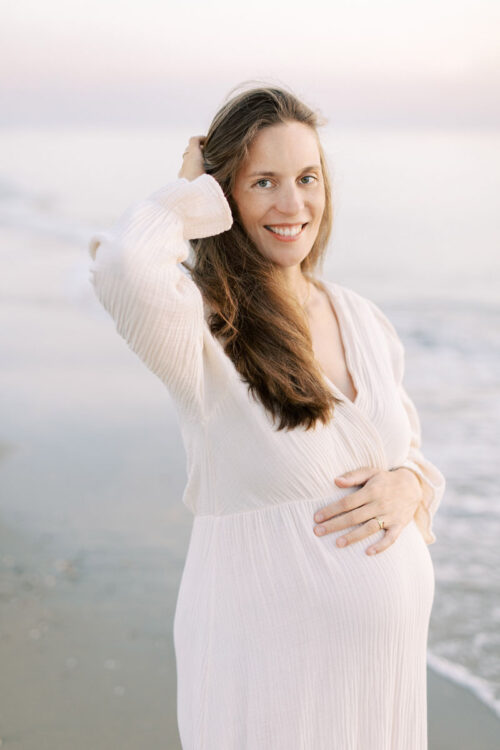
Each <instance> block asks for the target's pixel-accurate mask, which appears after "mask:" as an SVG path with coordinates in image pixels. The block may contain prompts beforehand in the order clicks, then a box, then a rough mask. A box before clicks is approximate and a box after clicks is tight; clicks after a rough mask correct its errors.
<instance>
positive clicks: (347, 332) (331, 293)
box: [320, 279, 362, 408]
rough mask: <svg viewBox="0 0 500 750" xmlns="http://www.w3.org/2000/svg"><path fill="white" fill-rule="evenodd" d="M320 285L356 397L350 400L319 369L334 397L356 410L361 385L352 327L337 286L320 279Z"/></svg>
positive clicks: (360, 393)
mask: <svg viewBox="0 0 500 750" xmlns="http://www.w3.org/2000/svg"><path fill="white" fill-rule="evenodd" d="M320 283H321V286H322V288H323V289H324V291H325V292H326V294H327V296H328V300H329V302H330V306H331V307H332V309H333V312H334V313H335V317H336V319H337V324H338V328H339V334H340V339H341V342H342V347H343V349H344V357H345V363H346V368H347V371H348V374H349V376H350V378H351V381H352V384H353V385H354V388H355V390H356V396H355V397H354V399H350V398H349V396H347V395H346V394H345V393H344V392H343V391H341V390H340V388H338V386H336V385H335V383H333V382H332V381H331V380H330V378H329V377H328V375H327V374H326V373H325V372H324V370H323V368H321V367H320V369H321V372H322V374H323V378H324V379H325V381H326V383H327V384H328V386H329V387H330V389H331V390H332V391H334V393H335V395H336V396H338V397H339V398H341V399H342V401H343V402H344V403H346V404H347V405H348V406H352V407H354V408H358V407H359V402H360V399H361V395H362V383H361V381H360V378H359V370H358V368H357V365H358V362H357V357H356V347H355V342H354V334H353V332H352V330H351V329H352V326H351V328H350V327H349V321H348V320H347V318H346V315H345V313H344V309H343V307H342V297H341V294H340V292H339V290H338V287H337V285H336V284H335V283H334V282H333V281H326V280H324V279H320Z"/></svg>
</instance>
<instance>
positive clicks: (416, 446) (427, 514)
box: [369, 300, 446, 544]
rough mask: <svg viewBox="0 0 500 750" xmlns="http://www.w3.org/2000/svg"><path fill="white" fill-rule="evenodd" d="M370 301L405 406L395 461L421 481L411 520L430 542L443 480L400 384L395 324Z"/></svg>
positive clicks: (401, 363)
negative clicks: (405, 424) (400, 452)
mask: <svg viewBox="0 0 500 750" xmlns="http://www.w3.org/2000/svg"><path fill="white" fill-rule="evenodd" d="M369 302H370V306H371V309H372V311H373V313H374V315H375V317H376V318H377V321H378V322H379V324H380V326H381V328H382V331H383V333H384V338H385V340H386V342H387V347H388V351H389V355H390V357H391V361H392V368H393V372H394V377H395V380H396V384H397V387H398V389H399V395H400V398H401V402H402V404H403V406H404V408H405V411H406V414H407V416H408V420H409V423H410V428H411V442H410V449H409V451H408V455H407V457H406V459H405V460H404V461H403V462H402V463H400V464H399V466H400V467H403V466H404V467H406V468H407V469H410V470H412V471H413V472H414V473H415V474H416V475H417V476H418V477H419V478H420V479H421V480H422V481H421V482H420V484H421V486H422V491H423V496H422V501H421V502H420V504H419V505H418V507H417V510H416V511H415V516H414V518H415V522H416V524H417V526H418V527H419V529H420V531H421V533H422V536H423V538H424V539H425V542H426V543H427V544H434V542H435V541H436V535H435V534H434V531H433V529H432V524H433V519H434V515H435V513H436V511H437V509H438V506H439V504H440V502H441V499H442V497H443V495H444V491H445V486H446V480H445V477H444V476H443V474H442V473H441V472H440V471H439V469H438V468H437V467H436V466H435V465H434V464H433V463H431V462H430V461H429V460H428V459H427V458H426V457H425V456H424V455H423V453H422V450H421V444H422V430H421V424H420V419H419V416H418V412H417V409H416V407H415V404H414V403H413V401H412V399H411V398H410V396H409V395H408V392H407V391H406V388H405V386H404V384H403V378H404V369H405V351H404V346H403V343H402V342H401V339H400V338H399V336H398V334H397V332H396V329H395V327H394V326H393V324H392V323H391V322H390V320H389V319H388V318H387V316H386V315H384V313H383V312H382V311H381V310H380V308H379V307H378V306H377V305H375V304H374V303H373V302H371V301H370V300H369Z"/></svg>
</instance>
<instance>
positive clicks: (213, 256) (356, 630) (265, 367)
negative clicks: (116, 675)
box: [89, 86, 445, 750]
mask: <svg viewBox="0 0 500 750" xmlns="http://www.w3.org/2000/svg"><path fill="white" fill-rule="evenodd" d="M319 124H320V122H319V119H318V116H317V114H316V113H315V112H313V111H312V110H311V109H310V108H309V107H308V106H306V105H305V104H304V103H303V102H301V101H299V100H298V99H297V98H296V97H295V96H294V95H293V94H292V93H290V92H288V91H287V90H285V89H282V88H276V87H267V86H260V87H257V88H251V89H248V90H246V91H245V90H244V91H243V92H240V93H239V94H237V95H235V96H233V97H232V98H231V99H229V100H228V101H226V102H225V103H224V105H223V106H222V108H221V109H220V111H219V112H218V113H217V114H216V116H215V117H214V119H213V121H212V124H211V125H210V128H209V130H208V133H207V134H206V136H193V137H192V138H190V140H189V145H188V148H187V150H186V151H185V153H184V155H183V163H182V167H181V169H180V172H179V174H178V177H177V179H174V180H172V181H170V182H168V183H167V184H165V185H164V186H163V187H161V188H160V189H158V190H156V191H155V192H153V193H152V194H151V195H150V196H149V198H147V199H145V200H143V201H141V202H139V203H138V204H135V205H132V206H131V207H129V208H128V210H127V211H125V213H124V214H123V216H122V217H121V218H120V219H119V220H118V221H117V223H116V224H115V226H113V227H112V228H111V229H109V230H108V231H104V232H99V233H96V234H95V235H93V236H92V238H91V240H90V245H89V249H90V254H91V257H92V259H93V260H92V265H91V282H92V284H93V286H94V289H95V293H96V295H97V297H98V299H99V300H100V302H101V303H102V305H103V306H104V307H105V308H106V310H107V311H108V312H109V314H110V315H111V316H112V318H113V319H114V321H115V324H116V329H117V331H118V333H119V334H120V336H122V337H123V338H124V339H125V340H126V342H127V343H128V345H129V346H130V348H131V349H132V350H133V351H134V352H135V353H136V354H137V355H138V356H139V357H140V358H141V360H142V361H143V362H144V363H145V364H146V365H147V367H149V368H150V370H152V372H154V373H155V374H156V375H157V376H158V377H159V378H160V379H161V380H162V382H163V383H164V384H165V385H166V387H167V388H168V389H169V392H170V394H171V396H172V398H173V400H174V403H175V405H176V409H177V413H178V416H179V423H180V427H181V431H182V437H183V441H184V446H185V450H186V456H187V471H188V483H187V486H186V488H185V491H184V495H183V502H184V503H185V505H186V506H187V507H188V508H189V509H190V511H191V512H192V514H193V526H192V532H191V537H190V542H189V548H188V553H187V558H186V562H185V567H184V570H183V574H182V579H181V584H180V589H179V593H178V598H177V605H176V612H175V618H174V645H175V654H176V661H177V717H178V726H179V733H180V738H181V742H182V747H183V749H184V750H390V749H391V750H425V748H427V703H426V649H427V635H428V625H429V617H430V613H431V608H432V602H433V597H434V571H433V565H432V559H431V556H430V554H429V550H428V545H429V544H432V543H433V542H434V541H435V535H434V533H433V531H432V520H433V516H434V513H435V512H436V509H437V507H438V505H439V503H440V500H441V498H442V495H443V492H444V488H445V479H444V477H443V475H442V474H441V472H440V471H439V470H438V469H437V468H436V467H435V466H434V465H433V464H431V463H430V462H429V461H428V460H427V459H426V458H425V457H424V455H423V454H422V452H421V431H420V423H419V418H418V414H417V412H416V409H415V406H414V404H413V402H412V401H411V399H410V398H409V396H408V394H407V392H406V390H405V388H404V386H403V371H404V349H403V346H402V343H401V341H400V339H399V338H398V335H397V333H396V331H395V329H394V327H393V325H392V324H391V322H390V321H389V320H388V319H387V317H386V316H385V315H384V314H383V313H382V311H381V310H380V309H379V308H378V307H377V306H376V305H375V304H374V303H373V302H372V301H371V300H368V299H367V298H365V297H363V296H361V295H360V294H358V293H357V292H355V291H353V290H352V289H349V288H347V287H345V286H342V285H340V284H338V283H336V282H333V281H329V280H326V279H322V278H320V276H319V275H318V273H317V269H318V268H319V267H320V266H321V263H322V260H323V258H324V255H325V252H326V249H327V244H328V239H329V236H330V232H331V226H332V205H331V190H330V182H329V178H328V171H327V164H326V162H325V156H324V152H323V149H322V146H321V142H320V139H319V136H318V126H319ZM190 249H191V250H192V254H193V261H192V264H190V263H188V262H187V259H188V252H189V250H190Z"/></svg>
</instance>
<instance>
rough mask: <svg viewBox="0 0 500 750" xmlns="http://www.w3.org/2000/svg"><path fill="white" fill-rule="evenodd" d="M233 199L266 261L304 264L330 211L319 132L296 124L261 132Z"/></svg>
mask: <svg viewBox="0 0 500 750" xmlns="http://www.w3.org/2000/svg"><path fill="white" fill-rule="evenodd" d="M233 198H234V200H235V202H236V205H237V206H238V211H239V213H240V217H241V221H242V223H243V226H244V228H245V229H246V231H247V233H248V234H249V235H250V237H251V238H252V240H253V241H254V242H255V244H256V246H257V248H258V249H259V251H260V252H261V253H262V255H264V256H266V257H267V258H269V259H270V260H272V261H274V263H276V264H278V265H280V266H283V267H288V266H292V265H296V264H299V263H301V262H302V260H303V259H304V258H305V257H307V255H308V254H309V252H310V251H311V248H312V246H313V244H314V241H315V239H316V237H317V234H318V230H319V226H320V223H321V218H322V216H323V211H324V208H325V185H324V182H323V173H322V170H321V165H320V154H319V149H318V142H317V139H316V134H315V132H314V130H313V129H312V128H311V127H309V126H308V125H304V123H301V122H295V121H293V122H286V123H283V124H279V125H272V126H269V127H265V128H263V129H262V130H259V132H258V133H257V135H256V137H255V139H254V140H253V142H252V144H251V146H250V150H249V154H248V158H247V160H246V161H245V162H244V163H243V164H242V165H241V167H240V169H239V170H238V173H237V175H236V181H235V186H234V190H233ZM304 225H305V226H304ZM273 230H274V231H273Z"/></svg>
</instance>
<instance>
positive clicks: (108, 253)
mask: <svg viewBox="0 0 500 750" xmlns="http://www.w3.org/2000/svg"><path fill="white" fill-rule="evenodd" d="M232 223H233V218H232V215H231V209H230V207H229V203H228V202H227V200H226V197H225V195H224V193H223V191H222V188H221V186H220V185H219V183H218V182H217V181H216V180H215V179H214V178H213V177H212V176H211V175H208V174H202V175H200V176H199V177H197V178H196V179H195V180H192V181H189V180H187V179H186V178H179V179H177V180H174V181H172V182H170V183H168V184H167V185H165V186H164V187H162V188H161V189H159V190H157V191H155V192H154V193H152V194H151V195H150V196H149V197H148V198H147V199H145V200H143V201H141V202H139V203H137V204H134V205H132V206H129V208H128V209H127V210H126V211H125V212H124V214H123V215H122V216H121V218H120V219H119V220H118V221H117V222H116V224H115V225H114V226H113V227H112V228H110V229H109V230H107V231H103V232H97V233H95V234H94V235H92V237H91V239H90V242H89V246H88V250H89V253H90V256H91V258H92V263H91V266H90V282H91V284H92V285H93V287H94V290H95V293H96V295H97V297H98V299H99V301H100V302H101V304H102V305H103V306H104V308H105V309H106V310H107V311H108V312H109V314H110V315H111V317H112V318H113V319H114V321H115V325H116V330H117V331H118V333H119V334H120V336H121V337H122V338H123V339H125V341H126V342H127V344H128V346H129V347H130V348H131V349H132V351H134V352H135V353H136V354H137V355H138V356H139V357H140V358H141V360H142V361H143V362H144V363H145V364H146V365H147V367H148V368H149V369H150V370H151V371H152V372H153V373H154V374H155V375H157V376H158V377H159V378H160V379H161V380H162V382H163V383H164V384H165V385H166V386H167V388H168V389H169V391H170V393H171V394H172V396H173V398H174V399H175V401H176V403H177V404H178V405H179V407H180V408H181V410H182V411H183V412H184V414H185V415H186V416H188V417H190V418H192V419H199V418H202V416H203V408H204V404H203V382H204V381H203V372H202V366H203V356H202V355H203V328H204V325H205V321H204V315H203V299H202V295H201V292H200V290H199V289H198V287H197V286H196V284H195V283H194V281H193V280H192V279H191V278H190V277H189V276H188V275H187V273H185V272H184V271H183V270H182V269H181V267H180V266H179V265H178V264H179V263H180V262H181V261H183V260H185V259H186V258H187V256H188V251H189V243H188V240H190V239H197V238H201V237H209V236H212V235H216V234H220V233H221V232H224V231H227V230H228V229H229V228H230V227H231V225H232Z"/></svg>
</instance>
